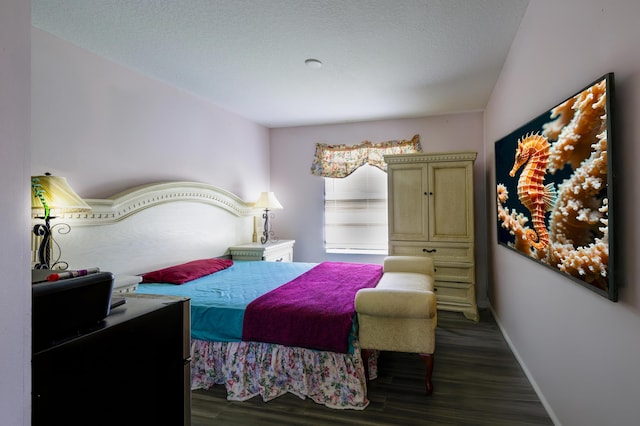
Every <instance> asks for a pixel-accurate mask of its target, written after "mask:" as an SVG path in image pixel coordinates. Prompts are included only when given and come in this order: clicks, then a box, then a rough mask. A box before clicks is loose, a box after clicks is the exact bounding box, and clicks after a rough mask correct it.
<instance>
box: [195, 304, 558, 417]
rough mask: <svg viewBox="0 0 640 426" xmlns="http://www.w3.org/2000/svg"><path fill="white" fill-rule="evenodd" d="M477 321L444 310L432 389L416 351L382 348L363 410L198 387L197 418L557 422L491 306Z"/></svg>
mask: <svg viewBox="0 0 640 426" xmlns="http://www.w3.org/2000/svg"><path fill="white" fill-rule="evenodd" d="M480 318H481V319H480V322H479V323H473V322H471V321H468V320H466V319H465V318H464V317H463V316H462V314H458V313H451V312H442V311H439V312H438V330H437V334H436V347H437V348H436V358H435V368H434V377H433V384H434V388H435V390H434V393H433V395H432V396H427V395H426V393H425V389H424V368H425V367H424V364H423V363H422V361H421V360H420V358H419V357H418V356H417V355H415V354H402V353H392V352H384V353H382V354H381V356H380V360H379V364H378V378H377V379H376V380H374V381H372V382H370V384H369V400H370V401H371V403H370V405H369V406H368V407H367V408H366V409H365V410H363V411H353V410H333V409H330V408H326V407H324V406H322V405H319V404H316V403H315V402H313V401H311V400H309V399H305V400H302V399H300V398H298V397H296V396H294V395H291V394H287V395H284V396H282V397H280V398H277V399H275V400H272V401H269V402H268V403H265V402H262V400H261V399H260V398H259V397H256V398H253V399H251V400H249V401H245V402H230V401H227V400H226V397H225V390H224V387H223V386H216V387H215V388H214V389H211V390H206V391H204V390H198V391H194V392H193V397H192V398H193V403H192V424H193V426H205V425H334V426H335V425H347V424H348V425H473V426H482V425H487V426H488V425H491V426H500V425H551V424H553V423H552V421H551V419H550V418H549V416H548V415H547V413H546V411H545V409H544V407H543V406H542V404H541V403H540V401H539V399H538V397H537V395H536V394H535V392H534V391H533V388H532V387H531V384H530V383H529V381H528V380H527V378H526V376H525V375H524V373H523V372H522V369H521V368H520V366H519V364H518V363H517V361H516V360H515V358H514V356H513V354H512V353H511V351H510V350H509V347H508V346H507V344H506V342H505V341H504V338H503V337H502V334H501V333H500V331H499V329H498V326H497V325H496V323H495V321H494V319H493V318H492V316H491V313H490V312H489V311H486V310H484V311H482V312H481V316H480Z"/></svg>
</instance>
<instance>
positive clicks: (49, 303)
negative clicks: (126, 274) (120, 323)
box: [31, 269, 113, 352]
mask: <svg viewBox="0 0 640 426" xmlns="http://www.w3.org/2000/svg"><path fill="white" fill-rule="evenodd" d="M59 272H61V271H54V270H51V269H34V270H32V271H31V281H32V286H31V292H32V296H33V300H32V301H33V307H32V339H33V349H32V351H33V352H37V351H40V350H42V349H44V348H46V347H47V346H52V345H53V344H55V342H57V341H60V340H61V339H64V338H65V337H68V336H69V335H73V334H77V333H78V332H80V331H81V330H86V329H87V328H91V327H96V326H97V325H98V324H99V322H100V321H102V320H103V319H104V318H105V317H106V316H107V315H109V309H110V302H111V292H112V290H113V274H112V273H111V272H98V273H94V274H90V275H85V276H80V277H76V278H69V279H61V280H57V281H47V277H48V276H51V275H57V273H59Z"/></svg>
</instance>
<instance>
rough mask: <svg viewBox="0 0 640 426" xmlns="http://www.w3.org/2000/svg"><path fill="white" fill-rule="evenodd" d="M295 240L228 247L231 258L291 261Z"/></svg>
mask: <svg viewBox="0 0 640 426" xmlns="http://www.w3.org/2000/svg"><path fill="white" fill-rule="evenodd" d="M294 243H295V240H282V241H274V242H269V243H267V244H260V243H248V244H241V245H238V246H233V247H229V252H230V253H231V258H232V259H233V260H263V261H267V262H293V244H294Z"/></svg>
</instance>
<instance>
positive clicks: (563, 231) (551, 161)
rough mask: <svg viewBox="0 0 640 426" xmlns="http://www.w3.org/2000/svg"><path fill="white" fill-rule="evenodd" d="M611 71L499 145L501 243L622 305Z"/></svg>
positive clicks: (497, 167) (497, 186)
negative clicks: (615, 243)
mask: <svg viewBox="0 0 640 426" xmlns="http://www.w3.org/2000/svg"><path fill="white" fill-rule="evenodd" d="M613 98H614V93H613V73H609V74H606V75H605V76H603V77H602V78H599V79H598V80H596V81H595V82H593V83H592V84H589V85H588V86H587V87H585V88H584V89H583V90H581V91H579V92H578V93H576V94H574V95H573V96H571V97H569V98H568V99H566V100H565V101H564V102H562V103H560V104H559V105H556V106H555V107H553V108H551V109H549V110H548V111H545V112H544V113H542V114H541V115H539V116H538V117H537V118H535V119H534V120H532V121H530V122H529V123H527V124H525V125H523V126H521V127H520V128H518V129H517V130H515V131H514V132H512V133H510V134H509V135H507V136H505V137H504V138H502V139H500V140H499V141H497V142H496V144H495V160H496V161H495V165H496V187H495V188H496V197H497V219H498V226H497V229H498V236H497V237H498V243H499V244H501V245H503V246H506V247H508V248H510V249H513V250H515V251H517V252H518V253H521V254H523V255H525V256H527V257H528V258H530V259H532V260H534V261H536V262H538V263H540V264H542V265H544V266H546V267H549V268H552V269H553V270H555V271H557V272H559V273H561V274H563V275H564V276H566V277H567V278H570V279H571V280H573V281H575V282H577V283H579V284H581V285H583V286H585V287H587V288H589V289H591V290H593V291H595V292H597V293H599V294H601V295H603V296H605V297H607V298H609V299H610V300H613V301H616V300H617V288H616V283H615V282H614V280H613V279H614V273H613V272H614V268H613V265H614V257H613V255H614V253H613V244H612V242H613V237H614V234H613V224H614V222H613V210H614V209H613V199H614V194H613V187H614V185H613V175H614V173H613V171H614V170H613V161H612V160H613V156H612V152H611V145H612V134H613V125H612V123H613V118H614V117H613V111H612V104H613Z"/></svg>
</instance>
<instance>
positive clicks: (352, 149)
mask: <svg viewBox="0 0 640 426" xmlns="http://www.w3.org/2000/svg"><path fill="white" fill-rule="evenodd" d="M421 151H422V147H421V146H420V135H415V136H414V137H413V138H412V139H411V140H400V141H398V140H395V141H386V142H380V143H371V142H369V141H364V142H362V143H361V144H359V145H351V146H349V145H327V144H322V143H318V144H316V153H315V155H314V157H313V163H312V164H311V174H314V175H316V176H322V177H330V178H343V177H347V176H349V175H350V174H351V173H353V172H354V171H355V170H356V169H357V168H358V167H360V166H363V165H364V164H369V165H372V166H375V167H377V168H379V169H380V170H383V171H387V163H385V162H384V156H385V155H390V154H411V153H414V152H421Z"/></svg>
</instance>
